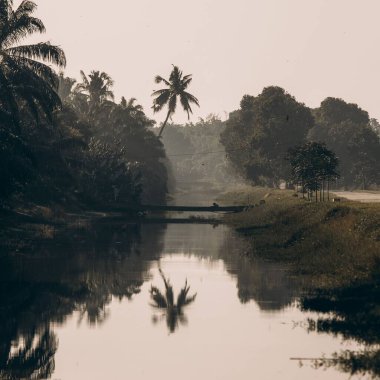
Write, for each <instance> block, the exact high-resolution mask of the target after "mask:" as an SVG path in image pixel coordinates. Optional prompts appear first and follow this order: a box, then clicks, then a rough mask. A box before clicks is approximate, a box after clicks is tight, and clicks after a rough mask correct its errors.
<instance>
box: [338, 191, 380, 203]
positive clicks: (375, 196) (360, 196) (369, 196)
mask: <svg viewBox="0 0 380 380" xmlns="http://www.w3.org/2000/svg"><path fill="white" fill-rule="evenodd" d="M334 194H335V195H336V196H337V197H339V198H346V199H349V200H350V201H357V202H364V203H374V202H380V193H367V192H364V191H363V192H361V191H357V192H354V191H338V192H335V191H334Z"/></svg>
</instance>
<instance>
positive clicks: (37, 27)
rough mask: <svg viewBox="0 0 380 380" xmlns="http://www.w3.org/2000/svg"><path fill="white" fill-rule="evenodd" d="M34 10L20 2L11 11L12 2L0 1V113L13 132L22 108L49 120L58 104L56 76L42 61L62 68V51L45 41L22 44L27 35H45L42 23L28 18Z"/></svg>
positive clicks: (63, 62) (31, 17)
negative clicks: (6, 118)
mask: <svg viewBox="0 0 380 380" xmlns="http://www.w3.org/2000/svg"><path fill="white" fill-rule="evenodd" d="M36 7H37V5H36V4H35V3H34V2H32V1H29V0H23V1H22V2H21V4H20V5H19V7H18V8H17V9H13V1H10V0H0V83H1V86H0V110H1V113H2V114H3V115H7V116H8V118H11V120H12V122H13V125H14V127H15V128H16V131H17V133H19V132H20V122H21V120H20V108H21V107H22V106H23V105H25V106H26V107H27V109H28V111H29V112H30V113H31V114H32V115H33V117H34V118H35V119H37V120H38V119H39V116H40V114H41V113H42V114H44V115H45V116H47V117H48V118H50V119H51V115H52V111H53V110H55V109H56V108H58V107H59V106H60V104H61V101H60V98H59V96H58V94H57V90H58V78H57V75H56V73H55V71H54V69H53V68H52V67H50V66H49V65H47V64H45V63H44V62H46V63H52V64H54V65H56V66H58V67H64V66H65V65H66V58H65V54H64V52H63V50H62V49H60V48H59V47H57V46H54V45H51V44H50V43H48V42H42V43H38V44H31V45H22V40H23V39H24V38H26V37H27V36H29V35H32V34H34V33H44V32H45V26H44V24H43V22H42V21H41V20H40V19H38V18H35V17H33V16H32V14H33V12H34V11H35V9H36Z"/></svg>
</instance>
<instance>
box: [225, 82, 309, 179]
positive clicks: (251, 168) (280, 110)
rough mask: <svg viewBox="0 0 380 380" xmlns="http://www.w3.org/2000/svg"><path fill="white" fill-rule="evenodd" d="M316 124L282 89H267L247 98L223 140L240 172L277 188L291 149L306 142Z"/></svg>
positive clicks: (303, 107)
mask: <svg viewBox="0 0 380 380" xmlns="http://www.w3.org/2000/svg"><path fill="white" fill-rule="evenodd" d="M312 125H313V117H312V114H311V111H310V110H309V109H308V108H307V107H306V106H305V105H303V104H301V103H298V102H297V101H296V99H295V98H294V97H292V96H291V95H290V94H288V93H287V92H285V91H284V90H283V89H282V88H279V87H267V88H264V90H263V92H262V93H261V94H260V95H258V96H257V97H253V96H248V95H246V96H244V97H243V99H242V101H241V104H240V109H239V110H238V111H235V112H232V113H231V114H230V118H229V120H228V121H227V126H226V130H225V131H224V132H223V134H222V139H221V141H222V143H223V145H224V146H225V148H226V151H227V155H228V157H229V159H230V160H231V162H232V165H233V166H234V168H235V169H236V171H237V172H239V173H241V174H242V175H243V176H244V177H246V178H247V179H250V180H252V181H254V182H256V183H259V184H263V185H276V184H278V183H279V181H280V180H281V179H284V178H285V174H286V171H287V165H286V162H285V161H284V156H285V154H286V152H287V150H288V149H289V148H291V147H292V146H294V145H298V144H301V143H303V142H304V141H305V139H306V136H307V132H308V130H309V129H310V128H311V127H312Z"/></svg>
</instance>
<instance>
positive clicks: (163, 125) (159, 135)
mask: <svg viewBox="0 0 380 380" xmlns="http://www.w3.org/2000/svg"><path fill="white" fill-rule="evenodd" d="M170 114H171V112H170V111H168V115H167V116H166V119H165V121H164V124H162V127H161V129H160V133H159V134H158V137H161V135H162V132H163V131H164V128H165V127H166V124H167V122H168V120H169V117H170Z"/></svg>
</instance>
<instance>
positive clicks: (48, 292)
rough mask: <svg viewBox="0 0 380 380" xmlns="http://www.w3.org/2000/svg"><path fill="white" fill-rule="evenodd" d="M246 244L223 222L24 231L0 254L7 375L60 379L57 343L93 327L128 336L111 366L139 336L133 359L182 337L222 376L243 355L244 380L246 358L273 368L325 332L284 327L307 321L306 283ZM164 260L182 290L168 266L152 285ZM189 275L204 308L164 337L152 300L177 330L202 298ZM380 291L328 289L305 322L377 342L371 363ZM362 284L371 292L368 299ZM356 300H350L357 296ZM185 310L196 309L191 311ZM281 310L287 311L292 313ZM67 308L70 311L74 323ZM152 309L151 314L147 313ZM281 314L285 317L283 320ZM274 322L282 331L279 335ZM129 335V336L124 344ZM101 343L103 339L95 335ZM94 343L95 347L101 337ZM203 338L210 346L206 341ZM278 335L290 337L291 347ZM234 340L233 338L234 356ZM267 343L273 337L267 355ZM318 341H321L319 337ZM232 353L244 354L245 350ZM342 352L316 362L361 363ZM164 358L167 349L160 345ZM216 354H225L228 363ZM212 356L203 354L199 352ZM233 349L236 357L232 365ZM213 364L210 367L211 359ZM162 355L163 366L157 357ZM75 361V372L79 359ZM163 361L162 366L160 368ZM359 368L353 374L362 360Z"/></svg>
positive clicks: (1, 350)
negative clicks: (47, 233)
mask: <svg viewBox="0 0 380 380" xmlns="http://www.w3.org/2000/svg"><path fill="white" fill-rule="evenodd" d="M249 243H250V242H248V243H247V241H246V240H245V239H242V238H241V237H240V236H237V235H236V234H235V233H233V232H231V231H230V230H229V229H228V228H226V227H225V226H221V227H218V228H215V229H213V228H212V226H206V225H170V226H169V227H166V226H164V225H144V226H141V227H136V226H133V225H128V224H122V223H121V224H120V223H117V224H116V223H112V222H111V221H103V222H101V223H97V224H95V225H92V226H87V227H86V228H81V229H78V228H75V229H71V230H67V231H61V232H60V231H58V232H57V233H56V235H55V237H54V238H53V239H50V240H45V241H41V240H38V239H30V236H28V239H25V242H23V246H24V247H26V249H24V251H22V252H9V254H8V255H6V256H5V257H4V258H3V259H1V260H0V378H1V379H3V378H4V379H20V378H21V379H22V378H25V379H46V378H49V377H51V376H52V374H53V373H54V376H55V377H57V376H58V377H61V373H60V372H59V371H58V372H57V370H54V368H55V367H58V364H57V363H59V360H58V359H57V358H59V355H60V354H59V353H60V352H62V350H63V352H64V354H62V355H63V356H70V352H71V351H72V350H73V346H74V347H75V346H76V345H77V344H83V343H82V341H81V340H80V338H78V335H79V334H80V333H81V332H83V331H87V329H88V331H89V332H88V334H89V335H86V336H85V338H83V337H82V339H83V341H85V340H86V339H88V340H89V339H91V337H92V336H95V335H96V334H97V333H98V332H105V331H106V332H107V334H106V335H104V336H102V338H103V339H104V338H106V339H109V341H108V346H107V345H106V344H103V343H99V346H96V351H97V352H101V350H102V348H103V347H108V348H105V350H106V351H107V350H109V347H110V346H112V347H113V345H114V343H115V341H116V342H117V338H118V337H119V336H121V335H123V339H121V340H122V342H123V343H122V349H121V348H120V349H116V348H115V350H114V352H109V351H107V352H105V353H104V354H103V356H102V358H103V359H104V362H107V363H108V361H111V364H110V366H112V365H113V364H114V363H113V364H112V358H113V357H114V356H117V355H118V352H123V353H124V352H126V351H127V350H128V349H129V348H130V352H129V355H130V356H131V357H132V356H133V355H135V352H136V346H138V344H139V342H141V352H140V353H139V355H137V354H136V355H135V356H133V358H134V360H138V357H140V356H141V357H143V356H144V354H145V353H146V352H148V355H150V354H152V356H155V354H154V353H155V352H156V351H157V350H159V349H162V350H163V351H165V350H166V351H165V352H166V353H170V354H171V355H175V352H176V351H177V350H179V349H180V347H182V349H185V347H194V351H191V353H190V354H189V355H192V357H193V358H194V360H195V362H197V363H201V362H202V363H203V366H204V367H205V368H209V367H210V368H212V369H210V371H211V372H210V373H211V374H215V373H216V372H213V371H220V372H218V373H219V375H220V374H222V375H223V376H225V377H223V376H220V377H217V376H216V375H215V376H214V377H213V376H209V378H218V379H219V378H221V379H222V378H227V376H229V378H231V377H232V376H233V374H234V373H235V372H236V368H237V366H238V365H239V366H240V365H241V368H243V369H244V368H245V369H244V371H246V372H244V373H243V372H241V373H240V375H241V377H237V378H246V377H244V374H245V375H246V374H247V373H251V372H248V369H247V368H248V367H249V371H251V370H252V371H253V370H254V368H255V366H260V365H261V366H262V372H261V373H265V370H267V369H268V368H269V370H271V369H272V367H273V368H275V365H272V364H271V365H270V366H268V363H272V362H273V363H275V364H276V365H278V367H279V368H285V367H286V366H287V365H288V364H286V363H287V362H288V361H289V360H288V359H289V357H291V356H294V354H296V353H297V354H298V353H299V352H298V350H299V347H301V346H302V345H303V344H306V339H312V342H314V341H313V339H314V338H310V336H311V335H317V334H310V335H306V333H305V332H304V331H303V330H302V331H303V332H304V334H305V335H304V336H301V335H297V334H298V332H297V331H294V332H293V331H292V330H291V328H289V329H288V330H289V331H288V330H287V327H286V326H287V325H286V323H289V325H291V324H292V322H293V321H294V313H296V312H297V313H299V314H297V315H298V316H299V318H300V319H301V320H303V319H304V317H303V316H302V314H301V313H300V312H299V311H297V310H296V307H295V303H294V301H295V300H298V298H299V294H300V289H301V288H300V284H299V283H298V282H297V281H296V280H295V279H294V278H291V277H289V270H288V269H289V268H287V267H286V266H284V265H282V264H278V263H273V262H267V261H265V260H262V259H260V258H257V259H255V260H253V261H252V260H249V259H248V258H247V257H246V256H245V255H244V253H245V252H247V250H248V249H249V246H248V244H249ZM185 259H186V260H185ZM176 260H178V263H177V261H176ZM168 261H170V263H171V264H170V265H172V266H171V267H170V266H169V268H167V266H162V268H163V269H164V270H165V273H170V279H171V280H173V284H174V285H175V288H176V289H178V290H180V292H179V295H178V296H177V297H176V298H175V297H174V290H173V287H172V285H171V283H170V282H169V281H168V279H166V277H165V276H164V275H163V273H162V277H161V278H162V280H163V281H164V285H165V288H164V290H162V291H160V290H159V288H154V287H152V288H150V282H151V280H152V277H153V274H152V272H155V271H153V270H152V268H156V267H157V266H158V263H161V264H163V265H168V264H167V262H168ZM165 262H166V264H165ZM200 271H201V273H200ZM186 277H188V278H189V281H190V283H191V285H192V286H195V287H196V289H197V290H199V296H198V297H197V303H196V307H194V308H193V309H191V326H190V327H189V328H188V329H181V330H178V333H176V334H175V335H174V336H172V339H171V342H172V343H173V342H175V345H174V344H172V345H171V346H170V345H166V342H165V341H164V340H163V339H164V338H165V336H163V335H162V334H163V333H165V332H166V331H163V329H158V328H152V326H151V318H150V313H151V309H150V308H149V305H148V301H149V298H150V297H152V298H151V300H152V301H153V302H154V304H155V306H156V308H157V310H161V311H163V313H158V314H156V316H155V317H154V318H153V320H154V322H159V321H160V320H162V321H165V323H166V325H167V328H168V331H169V332H170V333H172V332H175V331H176V332H177V328H178V327H179V326H180V325H184V324H186V323H187V318H186V315H185V310H186V309H185V306H186V305H189V304H190V303H192V302H193V301H194V300H195V295H192V294H190V290H189V286H188V284H187V283H186V282H185V286H184V287H183V288H182V289H180V287H181V285H182V284H183V281H184V279H185V278H186ZM177 284H178V288H177ZM376 289H377V290H376ZM376 289H370V286H368V287H367V288H366V289H362V290H361V291H360V292H359V290H358V291H357V293H354V292H352V289H351V290H347V293H344V292H334V293H333V294H329V295H325V294H322V293H320V294H317V295H314V296H313V297H303V298H302V300H301V305H302V310H303V311H307V312H315V311H316V312H318V313H321V312H325V313H326V314H325V316H324V317H322V316H321V317H320V318H319V319H316V318H315V317H314V319H310V324H309V329H308V332H310V331H317V332H319V333H322V332H323V333H328V334H329V335H331V336H337V335H340V336H343V337H345V338H347V339H351V340H355V341H358V342H362V343H364V344H366V345H367V346H368V347H369V348H370V349H371V351H370V352H371V355H372V356H368V355H367V356H366V357H365V359H366V360H367V359H368V358H370V359H371V361H370V362H371V363H374V360H373V355H375V354H377V352H378V351H376V350H373V347H374V346H375V345H379V344H380V338H379V330H380V329H379V308H378V305H379V302H378V299H379V298H380V297H379V296H380V293H379V290H378V289H379V287H377V288H376ZM353 294H356V296H355V297H356V298H355V300H352V297H353ZM364 294H365V295H366V297H367V298H366V300H367V301H366V302H364V301H363V299H364V298H363V297H364ZM349 297H351V300H350V298H349ZM358 300H360V301H358ZM129 301H132V302H129ZM351 303H352V304H354V308H352V306H350V304H351ZM119 307H120V309H118V308H119ZM118 310H119V313H121V311H120V310H122V311H123V314H122V315H121V316H120V315H118ZM280 311H281V313H280ZM187 312H188V315H189V316H190V310H188V311H187ZM287 313H288V314H287ZM284 315H287V317H286V318H287V319H286V318H285V317H283V316H284ZM70 316H74V317H73V320H74V321H73V324H72V325H70V323H71V321H70V320H69V317H70ZM145 317H147V321H146V324H144V323H145V322H144V321H143V320H144V318H145ZM118 318H119V319H118ZM276 318H277V319H276ZM280 318H284V320H285V322H286V323H283V322H284V321H283V320H282V319H281V321H280ZM272 321H278V323H277V324H276V323H275V322H272ZM73 326H74V327H73ZM60 329H61V330H64V331H65V332H66V330H65V329H68V330H69V331H74V332H75V333H74V334H73V336H71V337H70V339H68V340H69V341H70V344H72V345H73V346H70V344H69V345H68V343H67V340H66V346H65V347H63V348H62V347H58V339H57V336H60V335H59V330H60ZM70 329H71V330H70ZM165 330H166V328H165ZM221 331H223V334H221ZM270 331H276V333H273V334H271V332H270ZM113 332H114V333H115V336H113V335H112V333H113ZM160 334H161V335H160ZM320 335H321V334H318V337H320ZM110 336H112V337H113V338H112V339H113V340H112V339H111V338H109V337H110ZM325 336H327V334H325ZM182 338H183V341H181V339H182ZM327 338H328V337H327ZM60 340H61V339H60ZM126 340H128V341H129V342H133V344H132V345H130V346H128V347H127V348H126V347H124V345H125V344H124V342H125V341H126ZM293 341H294V343H293ZM99 342H103V341H101V340H100V339H99ZM146 342H149V343H146ZM189 342H192V344H190V343H189ZM268 342H270V344H271V345H270V344H269V343H268ZM325 342H327V344H330V343H331V346H332V345H334V347H339V344H338V343H336V344H335V343H334V342H335V340H333V339H330V340H329V339H326V340H324V341H323V344H325ZM332 342H333V343H332ZM182 343H183V345H182V346H181V344H182ZM264 343H265V344H264ZM61 344H62V342H61ZM84 344H87V343H84ZM92 344H95V345H96V342H95V343H94V342H93V343H92ZM263 344H264V346H263ZM293 344H294V346H293ZM88 345H89V346H88V347H87V348H88V350H89V351H90V352H92V350H93V351H94V350H95V349H94V348H93V347H91V343H88ZM202 345H203V346H204V351H201V350H200V348H199V347H200V346H202ZM282 345H288V346H286V348H283V346H282ZM243 346H244V347H245V348H242V347H243ZM331 346H329V347H331ZM67 347H70V348H69V349H68V348H67ZM229 347H233V352H234V353H233V354H231V352H232V348H229ZM263 347H264V348H263ZM265 347H269V348H268V353H267V354H265V352H266V351H265ZM295 347H296V348H295ZM318 347H324V346H323V345H322V344H321V345H320V346H318ZM186 349H187V348H186ZM188 349H189V350H190V348H188ZM171 350H173V351H171ZM334 350H335V348H334ZM251 351H252V352H254V353H255V355H256V357H257V358H260V359H257V361H256V363H254V362H253V361H252V359H251ZM273 351H274V353H273ZM315 351H317V355H320V354H321V351H320V350H319V349H318V350H317V349H316V350H315ZM315 351H314V353H315ZM189 352H190V351H189ZM210 352H213V355H211V356H209V354H210ZM236 352H238V353H239V355H238V357H237V356H236V355H235V353H236ZM269 352H270V353H269ZM329 352H332V349H331V350H330V351H328V352H327V353H329ZM351 353H353V351H351ZM84 355H85V353H82V352H79V353H78V354H77V356H76V358H78V357H80V360H83V359H82V356H84ZM99 355H100V354H99ZM223 355H224V356H223ZM231 355H232V356H231ZM265 355H267V356H265ZM273 355H274V356H275V358H273ZM337 355H340V356H337V357H336V361H335V362H333V361H329V362H324V363H323V362H318V363H316V364H317V365H321V364H322V365H323V366H327V365H330V364H331V363H332V364H334V367H342V368H344V370H346V371H348V372H350V371H351V368H353V367H354V366H353V365H351V364H347V363H352V362H353V359H355V360H356V359H357V358H356V357H353V356H349V357H347V355H346V354H345V353H337ZM343 355H346V356H343ZM156 356H159V357H160V355H159V354H157V355H156ZM220 357H224V362H223V363H222V364H220V359H219V358H220ZM313 357H315V356H313ZM205 358H207V362H206V361H205V362H203V360H206V359H205ZM230 358H233V363H235V362H236V363H238V364H236V366H235V365H234V364H231V363H232V362H231V361H229V359H230ZM329 358H331V355H330V356H329ZM347 358H348V359H347ZM99 359H101V358H99ZM359 359H360V360H356V363H359V362H360V363H362V364H360V366H361V368H362V369H363V368H367V369H366V371H367V370H368V368H369V364H363V363H364V356H362V357H359ZM55 360H57V363H55ZM61 360H62V358H61ZM78 360H79V359H78ZM213 360H214V362H213ZM266 360H267V362H266ZM98 362H102V360H98ZM120 362H123V360H120ZM216 362H217V363H216ZM61 363H62V362H61ZM209 363H211V364H212V363H213V365H211V364H210V366H209V367H208V365H209ZM224 363H225V364H224ZM251 363H252V367H250V364H251ZM277 363H279V364H277ZM366 363H369V361H368V360H367V361H366ZM180 364H181V365H182V364H183V363H181V358H179V359H178V366H179V365H180ZM71 365H72V363H71ZM156 365H157V366H160V364H159V363H156ZM218 365H219V366H221V367H220V368H219V367H218ZM371 365H372V364H371ZM244 366H245V367H244ZM350 366H351V367H350ZM68 367H69V368H70V366H68ZM132 367H133V368H130V372H131V377H132V378H140V379H145V378H147V377H143V375H141V374H140V373H139V372H133V371H134V370H135V368H134V366H132ZM137 367H138V366H137V364H136V368H137ZM372 367H373V365H372ZM65 368H66V367H65ZM91 368H92V366H90V369H89V368H87V370H88V371H90V370H91ZM263 368H264V369H263ZM286 368H287V370H289V371H290V372H289V376H288V375H286V374H285V373H284V372H283V376H281V378H289V379H292V380H293V379H296V378H297V376H294V374H295V373H296V372H295V371H296V370H297V369H296V370H294V372H291V371H293V367H291V366H290V365H289V367H286ZM71 369H72V370H73V371H75V367H74V366H73V367H72V368H71ZM243 369H242V371H243ZM348 369H350V370H348ZM119 370H120V371H123V370H124V369H123V370H121V369H119ZM165 370H166V368H163V369H162V371H163V372H162V373H164V372H165ZM195 370H196V368H194V371H195ZM115 371H116V370H115ZM136 371H137V370H136ZM297 371H298V370H297ZM351 372H352V373H356V372H355V371H354V370H352V371H351ZM372 372H373V373H376V374H379V371H378V370H377V369H372ZM73 373H74V372H71V373H70V374H71V375H72V376H67V377H61V378H63V379H72V378H75V376H74V375H73ZM120 373H121V372H120ZM120 373H117V375H120ZM297 373H298V372H297ZM208 374H209V373H207V372H205V373H204V377H208V376H207V375H208ZM290 374H291V375H290ZM309 374H310V373H309ZM66 375H67V374H66ZM185 375H186V376H184V378H186V379H188V378H194V377H195V375H194V373H192V372H191V371H189V373H187V374H185ZM272 375H273V373H272ZM78 376H79V375H78ZM89 377H90V376H87V377H86V376H85V377H84V378H89ZM111 377H112V378H120V377H117V376H110V378H111ZM77 378H79V377H77ZM264 378H265V376H264ZM267 378H269V377H267ZM272 378H275V377H272ZM313 378H314V377H313ZM333 378H334V380H335V377H333Z"/></svg>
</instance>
